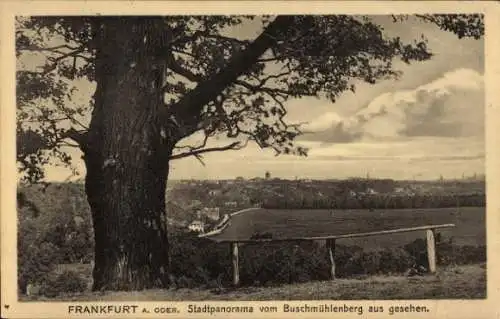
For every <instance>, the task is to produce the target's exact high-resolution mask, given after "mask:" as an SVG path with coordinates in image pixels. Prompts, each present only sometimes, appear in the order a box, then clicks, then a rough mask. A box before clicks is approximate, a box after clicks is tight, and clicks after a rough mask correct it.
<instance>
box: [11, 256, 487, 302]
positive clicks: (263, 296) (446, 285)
mask: <svg viewBox="0 0 500 319" xmlns="http://www.w3.org/2000/svg"><path fill="white" fill-rule="evenodd" d="M485 297H486V269H485V265H484V264H482V265H477V264H476V265H465V266H455V267H446V268H441V269H438V273H437V274H436V275H429V276H422V277H403V276H370V277H360V278H358V279H338V280H335V281H314V282H307V283H300V284H289V285H281V286H275V287H245V288H239V289H185V288H183V289H166V290H158V289H157V290H145V291H140V292H128V293H126V292H105V293H90V292H87V293H83V294H78V295H63V296H59V297H57V298H56V299H48V298H43V297H39V298H37V299H36V300H52V301H56V300H57V301H96V300H98V301H167V300H168V301H201V300H360V299H371V300H374V299H385V300H393V299H482V298H485ZM21 300H23V301H28V300H35V299H30V298H28V297H22V299H21Z"/></svg>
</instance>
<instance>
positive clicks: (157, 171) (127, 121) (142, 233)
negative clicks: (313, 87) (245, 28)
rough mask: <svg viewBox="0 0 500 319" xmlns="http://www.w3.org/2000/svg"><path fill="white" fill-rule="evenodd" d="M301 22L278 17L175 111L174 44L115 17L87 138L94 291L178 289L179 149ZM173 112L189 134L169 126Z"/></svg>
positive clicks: (137, 21)
mask: <svg viewBox="0 0 500 319" xmlns="http://www.w3.org/2000/svg"><path fill="white" fill-rule="evenodd" d="M292 20H293V19H292V18H291V17H289V16H284V17H279V18H277V19H275V20H274V21H273V22H272V23H270V24H269V25H268V27H266V29H265V30H264V32H263V33H262V34H261V35H260V36H259V37H258V38H257V39H256V40H255V41H253V42H252V43H251V44H250V45H249V46H248V47H247V48H246V50H244V51H243V52H241V54H237V55H236V56H235V57H234V58H233V59H232V60H231V61H229V63H228V64H227V65H226V67H225V68H224V69H223V70H222V71H220V72H219V73H218V74H216V75H214V76H213V77H212V78H211V79H210V80H207V81H204V82H203V83H200V84H199V85H198V86H197V87H196V89H194V90H192V91H191V92H190V93H189V94H187V95H186V96H184V97H183V98H182V99H181V100H180V101H179V102H178V103H176V104H174V105H170V106H169V108H168V109H167V108H165V107H164V102H163V87H162V84H163V83H162V82H163V81H162V79H163V73H162V72H163V70H165V67H166V64H165V63H166V61H165V59H162V58H161V51H162V49H167V50H168V48H165V47H163V46H164V45H165V44H166V43H168V40H167V39H166V38H163V35H162V34H161V33H159V32H157V31H158V30H159V28H158V26H159V25H161V20H156V19H155V18H149V19H144V18H133V17H130V18H127V19H122V18H116V17H106V18H100V19H99V22H98V23H96V26H95V27H96V28H98V32H96V33H97V39H95V45H96V48H97V50H96V58H95V76H96V79H97V82H98V84H97V87H96V92H95V95H94V100H95V101H94V110H93V114H92V120H91V123H90V127H89V130H88V132H87V133H86V134H85V136H84V137H79V138H78V139H79V140H80V142H79V143H80V147H81V149H82V151H83V153H84V161H85V165H86V169H87V175H86V181H85V183H86V184H85V185H86V186H85V188H86V193H87V198H88V202H89V204H90V208H91V211H92V219H93V224H94V233H95V264H94V270H93V278H94V285H93V290H139V289H145V288H153V287H165V286H168V284H169V282H168V278H169V255H168V240H167V230H166V222H165V217H166V216H165V190H166V183H167V175H168V169H169V158H171V155H172V150H173V148H174V146H175V143H176V142H177V141H178V140H179V139H180V138H182V137H183V136H184V135H185V134H186V133H185V132H184V133H182V132H181V131H182V130H185V128H186V127H190V128H193V127H196V124H197V121H198V120H199V116H200V112H201V110H202V107H203V106H204V105H205V104H206V103H208V102H209V101H210V100H212V99H213V98H215V97H216V96H217V95H218V94H219V93H220V92H221V91H222V90H223V89H224V88H225V87H227V86H228V85H230V84H231V83H232V82H233V81H234V80H235V79H236V78H237V77H238V76H239V75H240V74H241V73H242V72H244V71H246V70H247V69H248V68H249V67H251V65H253V64H254V63H255V60H256V59H257V58H258V57H259V56H261V55H262V54H263V53H264V52H265V50H266V49H267V48H268V47H269V46H270V45H272V44H273V43H274V42H275V41H276V40H275V39H276V38H275V37H276V34H277V33H278V32H279V30H280V29H281V30H282V29H285V28H286V27H287V26H288V25H290V24H291V22H292ZM160 29H161V28H160ZM166 40H167V41H166ZM162 41H163V43H162ZM172 114H175V120H176V123H177V124H176V125H180V126H182V127H183V129H180V128H179V127H176V126H169V124H168V123H171V121H170V120H169V119H170V116H171V115H172ZM183 134H184V135H183Z"/></svg>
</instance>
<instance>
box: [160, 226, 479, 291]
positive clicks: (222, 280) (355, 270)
mask: <svg viewBox="0 0 500 319" xmlns="http://www.w3.org/2000/svg"><path fill="white" fill-rule="evenodd" d="M170 245H171V246H170V249H171V258H172V259H171V260H172V263H171V271H172V274H173V276H174V277H175V278H176V280H175V283H176V286H177V287H179V288H180V287H187V288H193V287H205V288H206V287H209V288H216V287H220V286H228V285H231V281H232V264H231V253H230V246H229V244H217V243H214V242H211V241H209V240H206V239H201V238H197V237H195V236H194V235H187V234H178V235H175V236H173V237H172V240H171V242H170ZM437 245H438V247H437V252H438V255H437V258H438V264H440V265H451V264H464V263H476V262H484V261H485V260H486V255H485V251H486V250H485V247H484V246H480V247H473V246H456V245H453V244H451V242H450V241H448V242H442V241H441V242H438V243H437ZM239 254H240V283H241V285H243V286H250V285H263V286H272V285H278V284H284V283H295V282H305V281H311V280H327V279H329V278H330V265H329V260H328V255H327V252H326V249H325V248H324V247H321V246H320V245H318V244H317V243H316V242H269V243H248V244H244V245H241V246H240V252H239ZM335 262H336V275H337V277H340V278H349V277H352V276H359V275H376V274H379V275H394V274H404V273H405V272H406V271H407V270H408V269H409V268H411V267H413V266H423V267H425V268H427V269H428V262H427V247H426V242H425V240H422V239H417V240H415V241H413V242H411V243H409V244H407V245H405V246H403V247H400V248H393V249H379V250H375V251H363V249H362V248H360V247H357V246H342V245H337V246H336V249H335Z"/></svg>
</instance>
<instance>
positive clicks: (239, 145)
mask: <svg viewBox="0 0 500 319" xmlns="http://www.w3.org/2000/svg"><path fill="white" fill-rule="evenodd" d="M247 143H248V141H247V142H245V143H244V144H242V143H241V142H240V141H238V142H233V143H231V144H228V145H226V146H220V147H209V148H204V149H199V150H192V151H189V152H184V153H179V154H175V155H172V156H170V159H171V160H175V159H180V158H185V157H189V156H196V157H198V156H200V155H201V154H204V153H209V152H219V151H227V150H239V149H242V148H244V147H245V146H246V145H247Z"/></svg>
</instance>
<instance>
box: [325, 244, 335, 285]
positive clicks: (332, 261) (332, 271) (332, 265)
mask: <svg viewBox="0 0 500 319" xmlns="http://www.w3.org/2000/svg"><path fill="white" fill-rule="evenodd" d="M326 249H327V251H328V258H329V259H330V277H331V279H332V280H334V279H335V239H327V240H326Z"/></svg>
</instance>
